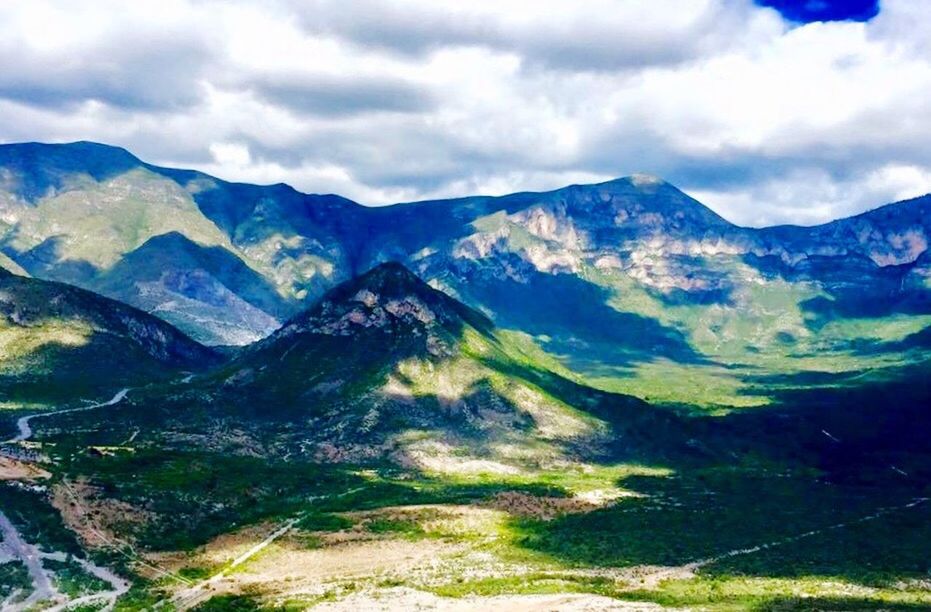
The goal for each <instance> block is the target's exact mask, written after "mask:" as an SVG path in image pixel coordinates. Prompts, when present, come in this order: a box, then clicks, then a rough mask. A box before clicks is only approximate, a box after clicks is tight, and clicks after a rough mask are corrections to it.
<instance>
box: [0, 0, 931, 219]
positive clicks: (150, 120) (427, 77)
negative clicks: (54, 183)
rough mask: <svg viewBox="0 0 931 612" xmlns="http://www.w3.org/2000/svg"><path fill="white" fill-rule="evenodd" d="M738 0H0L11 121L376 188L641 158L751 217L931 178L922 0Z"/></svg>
mask: <svg viewBox="0 0 931 612" xmlns="http://www.w3.org/2000/svg"><path fill="white" fill-rule="evenodd" d="M917 4H920V3H914V2H909V0H886V1H885V2H883V4H882V12H881V13H880V15H879V16H878V17H876V18H875V19H874V20H873V21H871V22H869V23H865V24H863V23H846V22H837V23H823V24H809V25H805V26H800V27H790V26H789V25H788V24H786V23H785V22H783V21H782V20H781V19H780V18H779V16H778V14H777V13H776V12H775V11H772V10H770V9H763V8H759V7H756V6H754V5H753V4H752V2H751V1H750V0H664V1H662V2H659V1H657V0H651V1H649V2H647V1H646V0H644V1H643V2H631V1H629V0H580V1H579V2H571V3H570V2H555V1H554V2H542V3H541V2H530V0H476V1H474V2H467V3H466V2H460V1H458V0H405V1H401V0H354V2H352V3H350V4H348V5H347V4H346V3H345V2H336V1H335V0H311V1H309V2H304V1H302V2H292V1H288V0H266V1H263V2H253V3H249V2H245V1H236V2H227V1H224V2H221V1H219V0H203V1H199V0H159V1H158V2H156V1H154V0H140V1H138V2H133V3H128V4H127V3H123V2H116V0H103V1H93V2H92V1H90V0H85V1H81V0H79V1H68V2H66V1H65V0H29V1H26V0H11V1H10V2H4V3H0V56H2V57H3V58H4V70H3V71H2V72H0V139H2V140H5V141H20V140H46V141H63V140H77V139H89V140H98V141H103V142H108V143H112V144H117V145H122V146H126V147H127V148H129V149H130V150H132V151H133V152H135V153H137V154H138V155H140V156H141V157H143V158H144V159H146V160H147V161H152V162H155V163H164V164H177V165H182V166H193V167H196V168H198V169H201V170H204V171H207V172H211V173H214V174H217V175H219V176H220V177H222V178H227V179H232V180H244V181H256V182H278V181H285V182H289V183H292V184H294V185H295V186H296V187H297V188H299V189H302V190H306V191H313V192H338V193H341V194H343V195H346V196H348V197H352V198H355V199H359V200H361V201H363V202H365V203H372V204H380V203H386V202H391V201H398V200H412V199H417V198H421V197H439V196H450V195H463V194H467V193H473V192H484V193H505V192H508V191H515V190H524V189H547V188H555V187H559V186H561V185H562V184H565V183H569V182H581V181H587V180H592V181H595V180H602V179H605V178H608V177H611V176H618V175H622V174H630V173H633V172H636V171H645V172H649V173H652V174H658V175H661V176H664V177H665V178H667V179H669V180H671V181H672V182H674V183H676V184H678V185H679V186H680V187H683V188H684V189H686V190H687V191H689V192H691V193H693V194H695V195H697V196H698V197H699V199H704V200H705V201H706V202H707V203H708V204H709V205H711V206H712V207H714V208H715V209H716V210H718V211H719V212H721V213H722V214H724V215H725V216H726V217H728V218H730V219H732V220H734V221H736V222H740V223H744V224H753V225H760V224H768V223H776V222H797V223H816V222H820V221H825V220H828V219H830V218H833V217H836V216H838V215H844V214H851V213H855V212H859V211H861V210H864V209H865V208H869V207H873V206H876V205H878V204H881V203H883V202H885V201H888V200H890V199H896V198H900V197H908V196H912V195H917V194H919V193H923V192H926V191H931V175H929V168H931V149H929V148H928V147H927V146H926V145H925V143H926V142H928V140H929V138H931V96H929V95H927V92H929V91H931V53H929V51H931V46H929V43H928V40H931V12H929V11H927V10H919V9H917V8H915V7H916V5H917Z"/></svg>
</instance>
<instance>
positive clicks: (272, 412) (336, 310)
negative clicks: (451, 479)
mask: <svg viewBox="0 0 931 612" xmlns="http://www.w3.org/2000/svg"><path fill="white" fill-rule="evenodd" d="M528 363H530V361H529V358H528V356H527V355H526V354H524V353H521V351H520V347H519V345H518V344H516V343H515V342H514V339H513V338H510V337H509V336H508V335H506V334H500V333H499V332H498V330H496V329H495V328H494V325H493V324H492V322H491V321H490V320H489V319H488V318H486V317H485V316H484V315H482V314H480V313H479V312H477V311H475V310H473V309H471V308H469V307H467V306H465V305H463V304H461V303H459V302H458V301H456V300H454V299H453V298H451V297H449V296H447V295H446V294H444V293H442V292H440V291H437V290H435V289H433V288H431V287H430V286H429V285H427V284H426V283H424V282H423V281H422V280H421V279H419V278H418V277H416V276H415V275H413V274H412V273H411V272H410V271H408V270H407V269H406V268H404V267H403V266H401V265H400V264H397V263H385V264H381V265H379V266H376V267H375V268H373V269H372V270H370V271H368V272H366V273H364V274H362V275H360V276H358V277H356V278H354V279H352V280H350V281H347V282H345V283H343V284H340V285H338V286H337V287H335V288H334V289H332V290H331V291H329V292H328V293H327V294H326V295H325V296H324V297H323V298H322V299H321V300H320V301H319V302H318V303H317V304H316V305H315V306H313V307H312V308H310V309H309V310H307V311H305V312H303V313H301V314H299V315H297V316H296V317H294V318H293V319H291V320H290V321H288V322H287V323H286V324H285V325H284V326H283V327H282V328H281V329H279V330H278V331H276V332H275V333H274V334H272V335H271V336H270V337H269V338H267V339H265V340H263V341H261V342H259V343H257V344H255V345H253V346H251V347H249V348H248V349H246V351H245V352H244V353H242V354H241V355H240V356H239V357H238V358H237V359H236V360H234V361H233V362H232V363H231V364H230V365H228V366H226V367H225V368H223V369H222V370H221V371H220V373H218V374H217V375H215V376H214V377H213V378H210V379H207V380H204V381H202V382H201V385H202V388H206V389H217V388H219V389H221V391H220V392H219V393H218V394H216V395H215V396H214V397H213V399H212V401H211V404H212V405H218V406H223V407H224V414H227V415H229V414H238V415H239V416H240V418H244V419H245V422H247V423H248V422H253V423H260V424H261V425H260V427H263V428H268V427H269V426H270V424H273V423H289V422H290V423H297V424H299V426H298V430H297V432H296V434H295V436H296V438H297V439H295V440H292V441H291V442H289V443H288V444H287V447H288V448H289V449H291V451H290V452H294V451H293V449H295V448H301V449H305V451H304V452H306V453H308V454H309V455H311V456H312V457H313V458H315V459H317V460H321V459H322V460H326V461H338V462H347V461H348V462H359V461H366V460H372V459H376V458H379V457H391V458H393V459H394V460H396V461H397V462H399V463H401V464H402V465H408V466H413V465H416V466H419V467H430V468H433V469H439V470H441V471H456V470H458V469H466V470H468V469H469V467H468V466H470V465H473V466H486V467H487V466H492V467H494V465H496V464H498V463H500V464H501V465H502V466H504V465H505V464H511V463H514V462H515V461H517V462H519V463H521V464H524V465H525V466H526V465H527V464H533V465H537V466H538V465H539V464H541V463H545V462H546V461H553V460H556V459H558V458H560V457H563V456H564V455H565V454H566V448H570V447H572V448H578V449H587V453H588V454H594V453H597V452H598V449H599V448H600V447H602V446H604V444H606V442H607V437H606V433H607V427H606V425H605V424H604V423H603V422H601V421H600V420H599V419H596V418H594V417H592V416H589V415H586V414H584V413H582V412H580V411H578V410H577V409H575V408H573V407H571V406H570V405H568V404H567V403H565V402H564V401H563V400H561V399H559V398H557V397H556V396H554V395H552V394H551V393H549V392H547V391H546V390H544V388H542V387H541V386H540V385H539V380H538V378H539V376H540V374H539V373H535V372H534V370H533V369H532V368H530V367H529V366H528ZM230 407H233V408H230ZM495 448H512V449H516V448H523V449H525V450H524V452H523V453H522V454H521V456H520V457H519V458H518V457H514V456H506V453H502V452H499V451H495V450H494V449H495ZM464 466H465V467H464ZM501 469H512V468H505V467H502V468H501Z"/></svg>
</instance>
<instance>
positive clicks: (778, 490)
mask: <svg viewBox="0 0 931 612" xmlns="http://www.w3.org/2000/svg"><path fill="white" fill-rule="evenodd" d="M0 179H2V180H0V213H2V215H3V216H2V218H3V226H2V228H0V251H2V252H3V253H4V258H5V259H3V260H0V266H3V268H4V271H3V272H0V438H2V439H4V440H6V442H4V443H3V444H2V445H0V527H2V531H3V540H2V541H0V601H2V602H3V603H2V604H0V608H3V609H4V610H5V609H11V610H47V609H55V610H92V609H93V610H104V609H106V610H149V609H155V610H205V611H209V610H303V609H315V610H316V609H319V610H357V609H366V610H369V609H371V610H379V609H382V610H394V609H418V608H419V609H438V610H466V609H515V610H516V609H521V610H523V609H529V610H534V609H537V610H602V609H604V610H649V611H654V610H667V609H668V610H722V611H723V610H760V611H769V610H771V611H777V610H778V611H782V610H812V609H819V610H820V609H830V610H874V609H884V610H908V611H911V610H923V609H929V608H931V584H929V572H931V552H929V548H928V546H927V542H928V541H931V501H929V498H931V446H929V444H928V433H929V432H931V412H929V410H928V407H929V406H931V377H929V371H931V370H929V368H931V343H929V338H931V337H929V333H928V330H929V329H931V284H929V281H928V279H929V278H931V268H929V266H928V264H929V260H928V257H929V256H928V254H927V251H926V250H925V249H926V246H927V236H928V234H929V233H931V226H929V225H928V223H929V221H928V219H931V215H929V214H928V213H929V212H931V208H929V206H931V200H929V198H928V197H927V196H926V197H924V198H919V199H917V200H913V201H907V202H901V203H897V204H890V205H888V206H885V207H882V208H879V209H877V210H875V211H871V212H868V213H865V214H863V215H860V216H858V217H854V218H850V219H841V220H838V221H835V222H833V223H830V224H827V225H825V226H817V227H812V228H802V227H788V226H784V227H776V228H767V229H759V230H757V229H750V228H742V227H738V226H735V225H732V224H730V223H728V222H727V221H726V220H724V219H723V218H721V217H719V216H717V215H716V214H714V213H713V212H711V211H710V210H709V209H707V208H705V207H704V206H702V205H701V204H700V203H699V202H697V201H695V200H694V199H692V198H690V197H689V196H687V195H686V194H684V193H682V192H681V191H679V190H678V189H676V188H675V187H673V186H672V185H669V184H668V183H665V182H663V181H661V180H659V179H656V178H654V177H648V176H645V175H636V176H633V177H628V178H625V179H618V180H615V181H611V182H608V183H602V184H598V185H574V186H570V187H566V188H564V189H560V190H556V191H552V192H546V193H519V194H513V195H509V196H503V197H495V198H492V197H474V198H463V199H457V200H449V201H438V202H420V203H410V204H397V205H393V206H387V207H383V208H367V207H363V206H361V205H358V204H356V203H354V202H351V201H349V200H346V199H344V198H340V197H338V196H332V195H319V196H318V195H305V194H300V193H298V192H296V191H295V190H293V189H291V188H289V187H287V186H284V185H272V186H255V185H245V184H233V183H226V182H223V181H220V180H219V179H214V178H213V177H209V176H207V175H203V174H200V173H196V172H192V171H184V170H174V169H167V168H159V167H155V166H151V165H149V164H145V163H144V162H141V161H140V160H138V159H137V158H135V157H134V156H132V155H131V154H129V153H128V152H126V151H124V150H122V149H115V148H112V147H106V146H104V145H97V144H93V143H74V144H71V145H39V144H23V145H0ZM7 259H8V260H9V262H7V261H6V260H7ZM79 287H80V288H79ZM104 296H106V297H104Z"/></svg>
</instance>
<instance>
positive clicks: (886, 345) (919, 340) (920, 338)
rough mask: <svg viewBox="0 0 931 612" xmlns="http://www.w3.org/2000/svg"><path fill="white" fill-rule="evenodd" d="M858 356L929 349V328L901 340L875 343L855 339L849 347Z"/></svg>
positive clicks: (930, 329) (930, 340) (930, 344)
mask: <svg viewBox="0 0 931 612" xmlns="http://www.w3.org/2000/svg"><path fill="white" fill-rule="evenodd" d="M850 348H851V349H852V350H853V351H854V352H855V353H857V354H858V355H878V354H882V353H902V352H907V351H913V350H916V349H918V350H921V349H931V327H925V328H924V329H922V330H920V331H917V332H915V333H913V334H909V335H907V336H905V337H904V338H902V339H901V340H887V341H877V340H868V339H857V340H856V341H854V342H853V343H851V347H850Z"/></svg>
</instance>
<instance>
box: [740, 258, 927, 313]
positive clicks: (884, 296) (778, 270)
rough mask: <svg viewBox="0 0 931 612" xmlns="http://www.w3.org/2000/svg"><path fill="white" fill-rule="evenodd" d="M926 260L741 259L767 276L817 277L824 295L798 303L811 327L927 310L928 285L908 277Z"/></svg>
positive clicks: (793, 279)
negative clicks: (884, 263)
mask: <svg viewBox="0 0 931 612" xmlns="http://www.w3.org/2000/svg"><path fill="white" fill-rule="evenodd" d="M925 259H926V258H925V257H922V258H919V259H918V260H916V261H915V262H913V263H910V264H902V265H890V266H879V265H877V264H876V263H874V262H873V261H872V260H871V259H869V258H867V257H863V256H856V255H851V254H848V255H845V256H844V257H843V261H844V265H838V257H837V256H831V257H829V256H819V255H810V256H809V257H807V258H806V259H804V260H803V261H801V262H799V263H797V264H795V265H789V264H787V263H785V262H784V261H782V259H780V258H779V257H777V256H774V255H769V256H766V257H759V256H756V255H753V254H749V255H746V256H744V258H743V260H744V262H745V263H747V264H748V265H751V266H753V267H754V268H756V269H757V270H758V271H759V272H760V273H761V274H762V275H763V276H764V277H766V278H769V279H773V278H781V279H783V280H786V281H789V282H793V283H797V282H803V281H810V282H817V283H819V284H820V285H821V286H822V287H823V288H824V291H825V293H827V295H820V296H817V297H813V298H810V299H807V300H804V301H802V302H800V303H799V307H800V308H801V309H802V312H803V313H804V314H805V315H806V325H807V326H808V327H809V328H810V329H812V330H813V331H818V330H820V329H821V328H822V327H823V326H824V325H825V324H827V323H828V322H830V321H832V320H836V319H856V318H874V317H884V316H889V315H893V314H929V313H931V290H929V289H928V288H927V287H924V286H920V285H918V284H916V283H915V282H910V281H909V274H910V273H911V272H912V271H913V270H915V268H916V266H919V265H925V264H922V262H924V261H925Z"/></svg>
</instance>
